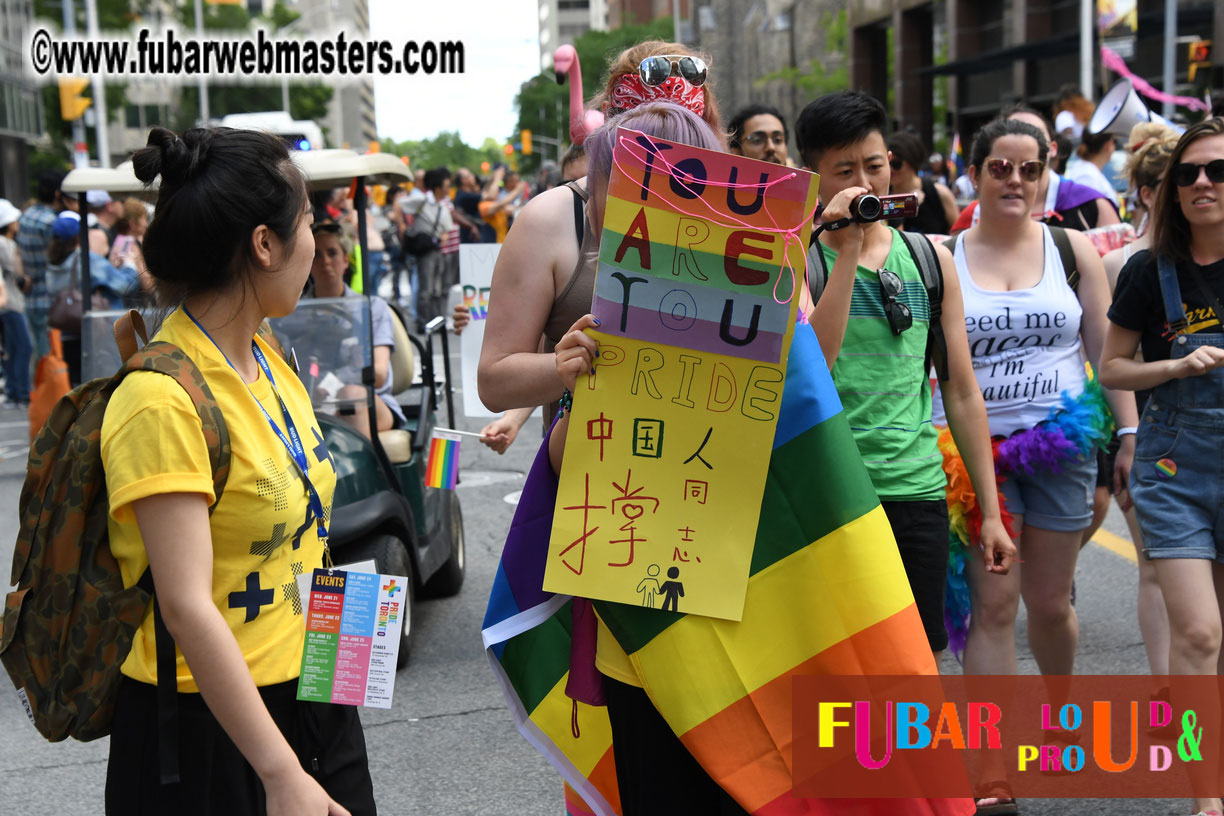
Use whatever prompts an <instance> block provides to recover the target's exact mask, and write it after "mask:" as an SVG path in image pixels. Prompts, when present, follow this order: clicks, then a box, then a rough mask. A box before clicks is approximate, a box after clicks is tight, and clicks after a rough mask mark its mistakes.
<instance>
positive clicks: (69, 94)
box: [59, 77, 93, 122]
mask: <svg viewBox="0 0 1224 816" xmlns="http://www.w3.org/2000/svg"><path fill="white" fill-rule="evenodd" d="M88 87H89V80H88V79H82V78H81V77H64V78H61V79H60V81H59V91H60V117H61V118H62V119H63V120H64V121H65V122H71V121H72V120H74V119H80V118H81V115H82V114H84V113H85V109H86V108H88V107H89V106H90V105H92V104H93V100H91V99H87V98H85V97H82V96H81V92H82V91H84V90H85V89H86V88H88Z"/></svg>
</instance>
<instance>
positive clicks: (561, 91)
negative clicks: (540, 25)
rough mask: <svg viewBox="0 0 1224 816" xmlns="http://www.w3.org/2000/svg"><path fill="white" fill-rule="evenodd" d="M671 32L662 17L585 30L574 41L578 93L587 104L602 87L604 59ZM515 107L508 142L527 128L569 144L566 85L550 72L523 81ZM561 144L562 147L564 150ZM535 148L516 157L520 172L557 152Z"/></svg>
mask: <svg viewBox="0 0 1224 816" xmlns="http://www.w3.org/2000/svg"><path fill="white" fill-rule="evenodd" d="M673 35H674V29H673V26H672V20H671V18H670V17H664V18H662V19H659V20H655V21H654V22H651V23H647V24H645V25H626V26H621V27H620V28H617V29H613V30H611V31H588V32H586V33H585V34H583V35H581V36H580V37H578V39H576V40H574V50H575V51H577V52H578V63H579V66H580V67H581V69H582V92H583V96H584V97H585V99H586V101H587V102H588V103H589V102H590V100H591V98H592V97H593V96H595V94H597V93H598V92H599V90H600V89H601V88H602V85H603V83H602V80H603V79H604V73H605V72H606V71H607V67H608V61H609V60H610V59H611V58H613V57H615V56H616V55H617V54H619V53H620V52H621V51H624V50H625V49H626V48H629V47H630V46H633V45H637V44H638V43H640V42H645V41H646V40H665V41H669V40H671V39H672V37H673ZM514 104H515V107H516V108H518V114H519V116H518V125H517V127H516V128H515V131H514V133H513V134H511V135H510V141H512V142H517V141H518V140H519V132H520V131H521V130H523V129H527V130H530V131H531V132H532V134H533V135H535V136H544V137H546V138H549V139H559V140H560V141H561V142H563V143H564V144H568V143H569V84H568V81H567V84H565V85H559V84H557V79H556V76H555V75H554V74H553V72H552V71H547V72H541V73H540V74H537V75H536V76H534V77H532V78H531V79H529V80H527V81H526V82H524V83H523V85H522V87H521V88H520V89H519V93H518V96H516V97H515V100H514ZM564 144H563V145H562V149H564ZM534 147H535V151H534V153H533V154H532V155H530V156H523V157H521V158H520V160H519V161H520V167H521V169H522V170H523V172H533V171H535V170H536V169H537V168H538V167H539V166H540V163H541V162H542V161H543V160H544V159H546V158H548V159H551V158H554V157H556V155H557V152H558V151H557V149H556V148H555V147H554V146H553V145H550V144H545V143H542V142H539V141H538V140H537V141H536V144H535V146H534Z"/></svg>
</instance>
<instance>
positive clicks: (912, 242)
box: [897, 231, 948, 382]
mask: <svg viewBox="0 0 1224 816" xmlns="http://www.w3.org/2000/svg"><path fill="white" fill-rule="evenodd" d="M897 234H898V235H900V236H901V240H902V241H904V242H905V246H906V248H907V249H908V250H909V253H910V257H911V258H913V259H914V265H915V266H917V267H918V273H919V274H920V275H921V276H922V285H923V287H924V288H925V289H926V293H927V302H928V303H929V304H930V307H931V318H930V321H929V322H928V323H927V328H928V331H927V351H926V366H925V370H926V371H930V370H931V366H932V365H934V366H935V376H937V377H938V378H939V379H940V381H941V382H942V381H946V380H947V379H948V340H947V338H946V337H944V331H943V323H942V322H941V318H942V317H943V294H944V286H943V268H942V267H941V266H940V265H939V256H938V255H936V254H935V247H934V246H932V244H931V241H930V239H928V238H927V237H926V236H925V235H923V234H921V233H918V232H901V231H899V232H898V233H897Z"/></svg>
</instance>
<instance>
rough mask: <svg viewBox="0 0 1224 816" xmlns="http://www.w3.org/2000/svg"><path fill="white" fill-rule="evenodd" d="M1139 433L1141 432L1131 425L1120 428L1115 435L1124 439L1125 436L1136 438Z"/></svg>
mask: <svg viewBox="0 0 1224 816" xmlns="http://www.w3.org/2000/svg"><path fill="white" fill-rule="evenodd" d="M1138 432H1139V429H1138V428H1136V427H1135V426H1134V425H1130V426H1128V427H1126V428H1119V429H1118V430H1117V431H1116V432H1115V433H1116V434H1117V435H1118V436H1119V437H1123V436H1134V435H1135V434H1136V433H1138Z"/></svg>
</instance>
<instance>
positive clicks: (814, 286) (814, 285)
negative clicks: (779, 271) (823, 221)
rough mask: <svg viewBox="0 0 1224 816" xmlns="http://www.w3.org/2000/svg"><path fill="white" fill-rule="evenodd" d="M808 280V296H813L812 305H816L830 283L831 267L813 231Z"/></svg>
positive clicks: (808, 260)
mask: <svg viewBox="0 0 1224 816" xmlns="http://www.w3.org/2000/svg"><path fill="white" fill-rule="evenodd" d="M813 257H815V258H816V259H817V260H819V263H816V262H815V261H813ZM807 279H808V294H809V295H811V296H812V303H816V302H817V301H818V300H820V296H821V294H822V293H823V292H824V289H825V286H826V285H827V284H828V282H829V266H828V264H827V263H826V262H825V256H824V250H823V249H821V247H820V241H819V240H817V238H816V231H815V230H812V239H811V242H810V243H809V244H808V251H807Z"/></svg>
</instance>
